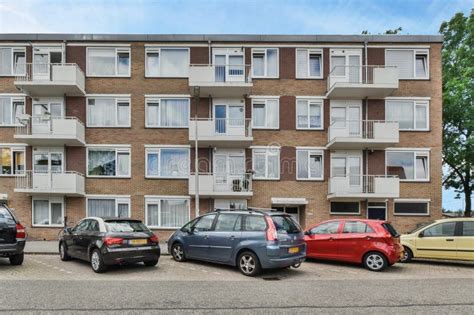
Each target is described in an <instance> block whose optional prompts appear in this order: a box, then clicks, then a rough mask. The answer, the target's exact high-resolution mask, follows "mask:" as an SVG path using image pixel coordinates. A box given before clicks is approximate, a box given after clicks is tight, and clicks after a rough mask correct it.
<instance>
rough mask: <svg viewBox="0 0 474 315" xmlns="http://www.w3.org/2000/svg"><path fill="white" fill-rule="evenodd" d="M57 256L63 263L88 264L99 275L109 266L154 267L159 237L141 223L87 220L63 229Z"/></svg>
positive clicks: (135, 221)
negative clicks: (128, 264) (83, 262)
mask: <svg viewBox="0 0 474 315" xmlns="http://www.w3.org/2000/svg"><path fill="white" fill-rule="evenodd" d="M59 254H60V257H61V260H63V261H66V260H70V259H71V258H77V259H81V260H85V261H89V262H90V264H91V267H92V270H94V271H95V272H97V273H101V272H105V271H106V270H107V266H109V265H117V264H125V263H136V262H143V263H144V264H145V266H155V265H156V264H157V263H158V260H159V258H160V245H159V242H158V237H157V236H156V235H155V234H153V232H151V231H150V230H149V229H148V228H147V227H146V226H145V225H144V224H143V223H142V222H141V221H140V220H133V219H128V218H99V217H89V218H85V219H82V220H81V221H80V222H79V223H78V224H77V225H76V226H75V227H73V228H68V227H66V228H65V229H64V231H63V233H62V235H61V237H60V240H59Z"/></svg>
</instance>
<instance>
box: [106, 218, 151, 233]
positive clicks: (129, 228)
mask: <svg viewBox="0 0 474 315" xmlns="http://www.w3.org/2000/svg"><path fill="white" fill-rule="evenodd" d="M105 227H106V229H107V231H108V232H147V231H148V228H147V227H146V226H145V224H143V223H141V222H138V221H122V220H120V221H106V222H105Z"/></svg>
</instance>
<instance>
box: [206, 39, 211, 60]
mask: <svg viewBox="0 0 474 315" xmlns="http://www.w3.org/2000/svg"><path fill="white" fill-rule="evenodd" d="M207 47H208V53H209V57H208V58H209V64H210V65H211V64H212V53H211V41H210V40H208V41H207Z"/></svg>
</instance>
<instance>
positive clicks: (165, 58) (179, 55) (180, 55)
mask: <svg viewBox="0 0 474 315" xmlns="http://www.w3.org/2000/svg"><path fill="white" fill-rule="evenodd" d="M188 68H189V56H188V50H187V49H161V76H163V77H187V76H188Z"/></svg>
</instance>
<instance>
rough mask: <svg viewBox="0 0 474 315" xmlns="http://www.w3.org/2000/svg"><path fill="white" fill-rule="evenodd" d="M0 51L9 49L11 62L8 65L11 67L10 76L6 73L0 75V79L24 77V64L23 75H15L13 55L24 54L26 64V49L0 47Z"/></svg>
mask: <svg viewBox="0 0 474 315" xmlns="http://www.w3.org/2000/svg"><path fill="white" fill-rule="evenodd" d="M0 48H1V49H10V51H11V52H10V54H11V60H10V65H11V72H10V74H6V73H0V77H15V76H22V75H26V64H25V71H24V72H23V73H15V58H14V54H15V53H16V52H22V53H24V54H25V62H26V47H4V46H0Z"/></svg>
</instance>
